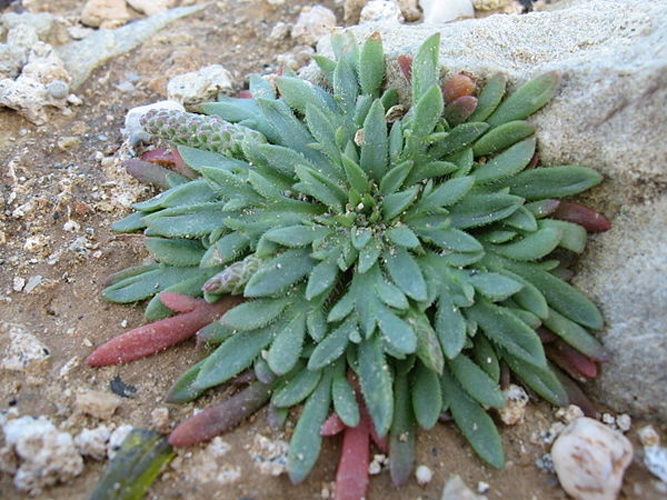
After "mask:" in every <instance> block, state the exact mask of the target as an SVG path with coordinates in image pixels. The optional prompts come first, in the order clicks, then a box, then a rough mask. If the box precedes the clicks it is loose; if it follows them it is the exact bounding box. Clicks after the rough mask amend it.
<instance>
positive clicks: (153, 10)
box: [125, 0, 176, 16]
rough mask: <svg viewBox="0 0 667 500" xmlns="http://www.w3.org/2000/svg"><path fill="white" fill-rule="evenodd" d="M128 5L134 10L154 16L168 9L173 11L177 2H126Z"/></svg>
mask: <svg viewBox="0 0 667 500" xmlns="http://www.w3.org/2000/svg"><path fill="white" fill-rule="evenodd" d="M125 1H126V2H127V4H128V5H129V6H130V7H132V8H133V9H134V10H136V11H139V12H141V13H142V14H146V15H147V16H152V15H153V14H158V13H160V12H162V11H165V10H167V9H171V8H172V7H173V6H174V5H175V4H176V2H175V0H125Z"/></svg>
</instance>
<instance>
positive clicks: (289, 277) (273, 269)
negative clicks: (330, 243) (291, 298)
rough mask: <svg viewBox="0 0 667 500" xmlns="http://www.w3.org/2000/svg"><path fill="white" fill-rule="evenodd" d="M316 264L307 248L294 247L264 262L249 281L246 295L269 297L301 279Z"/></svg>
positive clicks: (245, 291)
mask: <svg viewBox="0 0 667 500" xmlns="http://www.w3.org/2000/svg"><path fill="white" fill-rule="evenodd" d="M314 266H315V261H314V260H313V259H312V258H311V257H310V255H309V252H308V250H306V249H292V250H287V251H285V252H283V253H282V254H280V255H279V256H278V257H275V258H274V259H271V260H270V261H268V262H266V263H264V264H262V265H261V266H260V268H259V270H258V271H257V272H256V273H255V274H254V275H253V277H252V278H250V280H249V281H248V284H247V285H246V287H245V290H244V295H245V296H246V297H267V296H271V295H275V294H277V293H279V292H282V291H284V290H285V289H287V288H289V287H290V286H292V285H293V284H295V283H297V282H298V281H301V280H302V279H303V278H304V277H305V276H306V275H308V274H309V273H310V271H311V270H312V269H313V267H314Z"/></svg>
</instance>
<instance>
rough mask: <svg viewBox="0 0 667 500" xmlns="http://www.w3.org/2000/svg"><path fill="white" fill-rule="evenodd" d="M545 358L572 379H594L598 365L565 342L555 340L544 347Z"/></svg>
mask: <svg viewBox="0 0 667 500" xmlns="http://www.w3.org/2000/svg"><path fill="white" fill-rule="evenodd" d="M545 353H546V355H547V357H548V358H549V359H550V360H551V361H553V362H554V363H556V364H557V365H558V366H560V367H561V368H562V369H563V370H565V371H566V372H567V373H568V374H569V375H570V376H571V377H574V378H577V379H578V378H581V377H582V376H583V377H586V378H595V377H597V375H598V365H597V363H595V361H593V360H592V359H591V358H589V357H588V356H585V355H584V354H582V353H580V352H579V351H577V350H576V349H574V348H573V347H572V346H569V345H567V344H566V343H565V342H562V341H560V340H557V341H556V342H553V343H551V344H549V345H548V346H545Z"/></svg>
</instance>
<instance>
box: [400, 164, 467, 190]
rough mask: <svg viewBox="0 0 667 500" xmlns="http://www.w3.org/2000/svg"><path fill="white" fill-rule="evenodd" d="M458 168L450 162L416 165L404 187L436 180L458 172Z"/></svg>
mask: <svg viewBox="0 0 667 500" xmlns="http://www.w3.org/2000/svg"><path fill="white" fill-rule="evenodd" d="M457 169H458V167H457V166H456V165H455V164H454V163H451V162H448V161H432V162H427V163H417V164H416V165H414V167H413V168H412V170H411V171H410V173H409V174H408V177H407V179H406V180H405V182H404V183H403V185H406V186H411V185H413V184H416V183H418V182H420V181H423V180H426V179H434V178H438V177H443V176H445V175H448V174H451V173H452V172H456V170H457Z"/></svg>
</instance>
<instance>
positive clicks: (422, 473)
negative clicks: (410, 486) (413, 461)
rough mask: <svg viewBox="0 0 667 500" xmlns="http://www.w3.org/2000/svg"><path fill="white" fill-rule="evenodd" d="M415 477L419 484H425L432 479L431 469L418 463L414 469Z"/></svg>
mask: <svg viewBox="0 0 667 500" xmlns="http://www.w3.org/2000/svg"><path fill="white" fill-rule="evenodd" d="M415 479H417V483H418V484H419V486H425V485H427V484H428V483H430V482H431V480H432V479H433V471H432V470H431V469H430V468H429V467H427V466H426V465H420V466H419V467H417V468H416V469H415Z"/></svg>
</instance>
